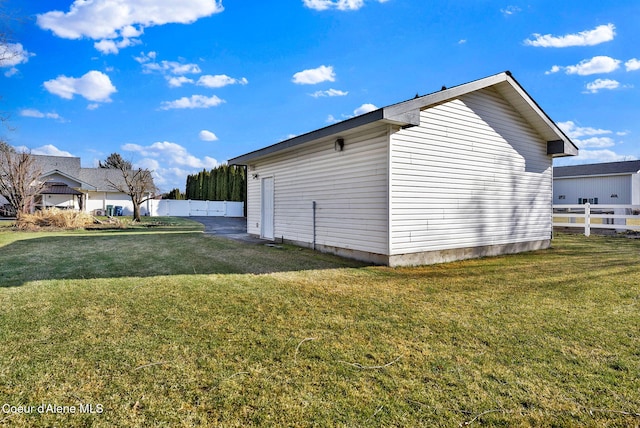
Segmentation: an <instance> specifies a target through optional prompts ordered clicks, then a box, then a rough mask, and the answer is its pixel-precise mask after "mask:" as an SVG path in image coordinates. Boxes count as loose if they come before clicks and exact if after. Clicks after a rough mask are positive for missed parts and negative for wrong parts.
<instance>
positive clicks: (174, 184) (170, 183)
mask: <svg viewBox="0 0 640 428" xmlns="http://www.w3.org/2000/svg"><path fill="white" fill-rule="evenodd" d="M122 150H124V151H127V152H132V153H137V154H138V155H140V156H142V157H143V158H142V159H140V160H138V161H135V162H134V167H136V168H148V169H149V170H151V171H152V172H153V176H154V181H155V183H156V185H157V186H158V187H160V188H161V190H163V191H168V190H170V189H173V188H180V189H184V186H185V184H186V179H187V175H189V174H194V173H197V172H198V171H201V170H202V169H212V168H215V167H216V166H218V165H219V163H218V161H217V160H216V159H214V158H212V157H209V156H205V157H204V158H198V157H196V156H194V155H192V154H191V153H189V152H188V151H187V149H186V148H184V147H183V146H181V145H180V144H176V143H172V142H168V141H163V142H156V143H153V144H151V145H150V146H141V145H138V144H125V145H124V146H122Z"/></svg>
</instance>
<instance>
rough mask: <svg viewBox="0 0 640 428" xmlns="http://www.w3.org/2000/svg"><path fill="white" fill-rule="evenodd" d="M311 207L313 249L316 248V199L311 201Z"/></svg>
mask: <svg viewBox="0 0 640 428" xmlns="http://www.w3.org/2000/svg"><path fill="white" fill-rule="evenodd" d="M312 207H313V247H312V248H313V250H314V251H315V249H316V201H313V202H312Z"/></svg>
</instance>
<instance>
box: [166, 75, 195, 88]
mask: <svg viewBox="0 0 640 428" xmlns="http://www.w3.org/2000/svg"><path fill="white" fill-rule="evenodd" d="M166 79H167V82H168V83H169V86H171V87H172V88H179V87H180V86H182V85H184V84H185V83H194V80H193V79H189V78H188V77H184V76H178V77H169V76H166Z"/></svg>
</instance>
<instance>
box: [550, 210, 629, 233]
mask: <svg viewBox="0 0 640 428" xmlns="http://www.w3.org/2000/svg"><path fill="white" fill-rule="evenodd" d="M553 225H554V226H555V227H579V228H581V229H582V228H584V234H585V236H589V235H591V229H612V230H615V231H616V232H625V231H628V230H631V231H640V205H599V204H596V205H592V204H588V203H587V204H583V205H554V206H553Z"/></svg>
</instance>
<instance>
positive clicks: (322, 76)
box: [291, 65, 336, 85]
mask: <svg viewBox="0 0 640 428" xmlns="http://www.w3.org/2000/svg"><path fill="white" fill-rule="evenodd" d="M335 80H336V73H335V72H334V71H333V66H326V65H321V66H320V67H318V68H312V69H309V70H303V71H299V72H297V73H296V74H294V75H293V78H292V79H291V81H292V82H293V83H295V84H298V85H315V84H317V83H321V82H335Z"/></svg>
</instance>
